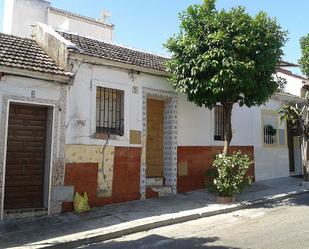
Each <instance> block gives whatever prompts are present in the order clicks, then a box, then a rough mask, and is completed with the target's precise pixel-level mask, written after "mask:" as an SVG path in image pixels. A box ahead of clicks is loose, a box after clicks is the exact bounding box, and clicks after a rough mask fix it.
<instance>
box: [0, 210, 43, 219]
mask: <svg viewBox="0 0 309 249" xmlns="http://www.w3.org/2000/svg"><path fill="white" fill-rule="evenodd" d="M46 215H47V209H46V208H34V209H14V210H5V211H4V215H3V218H4V220H6V221H7V220H15V219H24V218H32V217H41V216H46Z"/></svg>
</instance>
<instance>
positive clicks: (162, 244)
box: [88, 235, 237, 249]
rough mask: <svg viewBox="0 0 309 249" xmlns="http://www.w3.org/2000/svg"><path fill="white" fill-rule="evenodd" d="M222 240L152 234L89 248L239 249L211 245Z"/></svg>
mask: <svg viewBox="0 0 309 249" xmlns="http://www.w3.org/2000/svg"><path fill="white" fill-rule="evenodd" d="M218 240H220V238H218V237H208V238H186V239H180V238H178V239H175V238H167V237H163V236H159V235H150V236H147V237H145V238H142V239H139V240H133V241H121V242H119V241H111V242H106V243H101V244H97V245H92V246H89V247H88V248H89V249H97V248H102V249H104V248H109V249H146V248H147V249H174V248H177V249H187V248H195V249H201V248H209V249H219V248H220V249H225V248H229V249H237V248H236V247H231V246H228V247H226V246H219V245H211V244H212V243H215V242H217V241H218Z"/></svg>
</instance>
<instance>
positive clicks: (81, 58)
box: [69, 51, 169, 77]
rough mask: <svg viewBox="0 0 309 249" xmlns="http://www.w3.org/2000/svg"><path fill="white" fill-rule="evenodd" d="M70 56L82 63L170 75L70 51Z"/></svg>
mask: <svg viewBox="0 0 309 249" xmlns="http://www.w3.org/2000/svg"><path fill="white" fill-rule="evenodd" d="M69 56H70V59H76V60H78V61H81V62H86V63H91V64H96V65H102V66H110V67H116V68H121V69H127V70H135V71H139V72H142V73H146V74H151V75H155V76H160V77H168V76H169V74H168V73H167V72H166V71H163V70H159V69H155V68H150V67H144V66H137V65H134V64H130V63H124V62H119V61H115V60H108V59H103V58H100V57H96V56H91V55H86V54H81V53H78V52H75V51H70V55H69Z"/></svg>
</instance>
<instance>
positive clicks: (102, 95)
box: [96, 87, 124, 136]
mask: <svg viewBox="0 0 309 249" xmlns="http://www.w3.org/2000/svg"><path fill="white" fill-rule="evenodd" d="M96 131H97V133H107V134H112V135H119V136H123V133H124V91H121V90H116V89H111V88H105V87H97V102H96Z"/></svg>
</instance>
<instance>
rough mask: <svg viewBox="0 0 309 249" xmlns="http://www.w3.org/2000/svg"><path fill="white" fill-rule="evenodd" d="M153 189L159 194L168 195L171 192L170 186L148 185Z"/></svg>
mask: <svg viewBox="0 0 309 249" xmlns="http://www.w3.org/2000/svg"><path fill="white" fill-rule="evenodd" d="M149 187H150V188H151V189H152V190H153V191H155V192H157V193H158V194H159V196H170V195H172V194H173V191H172V187H170V186H149Z"/></svg>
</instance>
